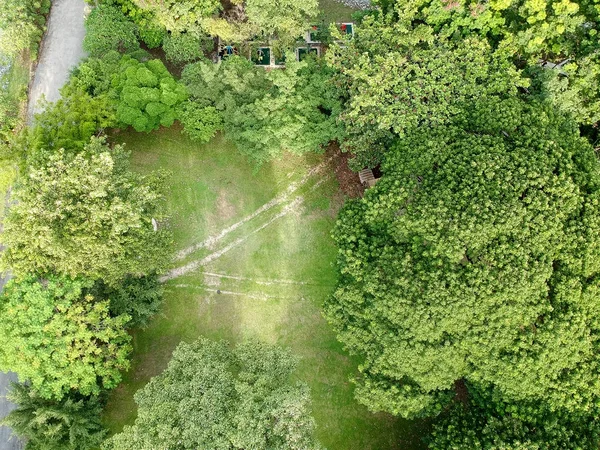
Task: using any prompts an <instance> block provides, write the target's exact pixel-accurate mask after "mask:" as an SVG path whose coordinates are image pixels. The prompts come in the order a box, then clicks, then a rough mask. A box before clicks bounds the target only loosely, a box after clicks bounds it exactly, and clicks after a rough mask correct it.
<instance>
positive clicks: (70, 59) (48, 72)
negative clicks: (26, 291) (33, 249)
mask: <svg viewBox="0 0 600 450" xmlns="http://www.w3.org/2000/svg"><path fill="white" fill-rule="evenodd" d="M85 13H86V3H85V0H52V9H51V10H50V18H49V19H48V30H47V32H46V35H45V36H44V41H43V42H42V45H41V49H40V58H39V63H38V66H37V68H36V71H35V76H34V79H33V84H32V86H31V90H30V92H29V105H28V108H27V122H28V124H31V122H32V120H33V115H34V114H35V113H37V112H39V111H40V110H39V106H38V102H39V100H40V99H41V98H42V96H43V97H45V99H46V100H48V101H51V102H55V101H56V100H58V98H59V97H60V94H59V90H60V88H61V87H62V86H63V85H64V84H65V83H66V81H67V80H68V78H69V74H70V72H71V70H72V69H73V68H74V67H75V66H77V64H78V63H79V61H81V60H82V59H83V58H84V57H85V52H84V51H83V37H84V36H85V27H84V23H85ZM8 278H9V277H7V278H4V279H0V290H1V289H2V288H3V287H4V284H5V283H6V281H8ZM16 379H17V377H16V375H15V374H13V373H9V374H6V373H2V372H0V420H2V419H3V418H4V417H5V416H6V415H7V414H8V413H9V412H10V411H11V410H12V409H14V408H15V406H14V405H13V404H12V403H10V402H9V401H8V400H7V399H6V393H7V390H8V388H9V386H10V383H11V382H12V381H16ZM23 447H24V445H23V443H22V442H20V441H18V440H17V439H16V438H15V437H14V436H12V433H11V430H10V429H9V428H7V427H3V426H2V427H0V450H22V449H23Z"/></svg>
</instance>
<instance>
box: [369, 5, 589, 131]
mask: <svg viewBox="0 0 600 450" xmlns="http://www.w3.org/2000/svg"><path fill="white" fill-rule="evenodd" d="M377 3H378V4H380V5H382V6H383V9H384V11H387V12H388V13H390V15H392V16H393V17H395V18H396V19H397V20H398V23H399V27H401V28H403V29H406V30H415V31H416V30H419V31H420V32H422V30H424V29H427V30H428V31H429V32H433V31H435V33H437V34H438V35H440V36H442V37H443V38H450V39H456V38H460V37H464V36H469V35H478V36H482V37H484V38H486V39H487V40H488V41H489V42H490V44H491V45H493V46H494V48H498V49H499V50H500V51H501V52H503V53H504V54H507V55H509V56H512V57H514V58H515V59H517V60H520V65H521V66H525V65H528V66H529V67H530V68H534V67H535V66H538V65H539V60H540V59H541V60H549V61H553V62H556V63H558V62H562V61H565V60H566V59H568V60H569V64H568V65H569V66H570V67H565V68H564V71H565V72H566V73H567V74H568V75H569V76H568V78H563V79H562V83H561V84H562V86H561V87H560V88H558V89H557V86H549V87H548V88H547V91H548V92H550V93H554V92H556V94H558V95H556V96H554V95H552V96H551V97H550V100H551V101H552V102H553V103H554V105H555V106H556V107H558V108H562V107H563V106H566V109H567V110H569V109H570V108H571V103H572V102H573V101H574V100H573V97H575V98H576V99H575V102H581V103H583V104H582V106H583V107H584V108H585V109H584V110H579V111H578V110H576V109H575V110H572V111H573V112H575V117H576V119H577V120H579V121H582V122H583V123H586V124H593V123H595V122H597V121H598V120H600V113H599V112H598V108H599V106H598V104H599V102H600V97H599V94H600V92H599V91H598V85H599V83H600V75H599V73H600V60H599V59H598V51H600V39H598V31H599V24H600V8H598V4H597V2H596V1H590V0H560V1H553V0H518V1H508V0H497V1H490V2H471V1H467V0H458V1H452V2H448V1H444V0H415V1H410V2H406V1H400V0H396V1H382V0H380V1H378V2H377ZM548 70H556V71H557V72H559V69H548ZM565 90H568V91H571V92H570V93H568V94H567V95H566V97H567V98H566V99H565ZM565 100H566V104H565ZM588 107H589V108H590V109H589V110H588V109H587V108H588Z"/></svg>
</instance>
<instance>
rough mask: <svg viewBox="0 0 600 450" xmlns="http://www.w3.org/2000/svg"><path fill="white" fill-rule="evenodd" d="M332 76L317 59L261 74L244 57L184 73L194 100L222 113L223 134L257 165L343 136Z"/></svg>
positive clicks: (316, 148)
mask: <svg viewBox="0 0 600 450" xmlns="http://www.w3.org/2000/svg"><path fill="white" fill-rule="evenodd" d="M291 59H292V57H291V56H290V55H288V60H291ZM330 78H331V71H330V70H329V69H327V67H325V66H324V65H323V64H322V63H321V62H319V61H314V60H308V61H303V62H301V63H296V62H293V61H292V62H290V63H288V64H287V67H286V70H284V71H271V72H267V73H265V72H264V70H263V69H262V68H257V67H255V66H254V65H253V64H252V63H251V62H249V61H247V60H245V59H243V58H228V59H227V60H226V61H225V62H223V63H221V64H218V65H214V64H212V63H205V62H199V63H196V64H192V65H189V66H187V67H186V68H185V70H184V72H183V74H182V82H183V83H184V84H185V85H186V87H187V88H188V91H189V92H190V94H191V97H192V100H193V101H194V102H196V103H198V105H199V108H200V107H203V106H214V107H215V108H216V109H217V110H218V111H220V112H221V113H222V116H223V120H224V129H225V133H226V136H227V137H228V138H229V139H231V140H232V141H233V142H235V144H236V146H237V147H238V149H239V150H240V151H241V152H243V153H245V154H247V155H248V156H249V157H250V158H251V159H252V160H253V161H255V162H256V163H258V164H262V163H264V162H266V161H269V160H271V159H272V158H275V157H278V156H280V155H281V154H282V153H283V152H284V151H290V152H292V153H297V154H302V153H306V152H310V151H320V150H322V148H323V147H324V146H325V145H327V144H328V143H329V142H330V141H331V140H333V139H336V138H338V137H340V136H341V132H342V130H341V128H340V126H339V125H338V123H337V121H336V119H337V115H338V114H339V112H340V110H341V102H340V99H339V98H338V97H337V91H336V90H335V89H334V88H333V86H332V85H330V84H329V79H330Z"/></svg>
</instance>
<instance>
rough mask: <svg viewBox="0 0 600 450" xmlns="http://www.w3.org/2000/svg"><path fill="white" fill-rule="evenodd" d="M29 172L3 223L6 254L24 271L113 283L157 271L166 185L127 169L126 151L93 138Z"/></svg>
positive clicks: (162, 260)
mask: <svg viewBox="0 0 600 450" xmlns="http://www.w3.org/2000/svg"><path fill="white" fill-rule="evenodd" d="M39 164H41V165H40V166H33V167H29V168H28V169H27V172H26V175H25V176H24V177H23V179H22V180H21V183H20V184H19V186H18V187H16V188H15V190H14V191H13V196H14V197H13V198H14V200H15V203H14V204H13V205H12V206H11V207H10V209H9V211H8V214H7V217H6V219H5V221H4V232H3V235H2V239H3V242H4V243H5V245H6V247H7V248H6V250H5V251H4V253H3V255H2V258H3V263H4V266H5V267H8V268H10V269H11V270H12V271H13V273H14V274H16V275H18V276H21V275H23V274H28V273H36V274H39V275H41V276H44V275H46V274H49V273H58V274H64V275H69V276H73V277H75V276H85V277H87V278H91V279H103V280H104V281H105V282H106V283H109V284H111V285H116V284H118V283H119V282H120V281H122V280H123V279H124V278H125V277H126V276H127V275H133V276H142V275H148V274H152V273H154V272H160V271H161V270H162V269H163V268H164V267H165V264H166V260H167V259H168V255H167V254H166V251H165V249H166V246H167V243H168V241H169V239H170V237H169V236H170V234H169V231H168V230H167V229H165V228H161V229H160V230H158V231H154V230H153V226H152V219H153V218H155V219H156V220H161V218H162V217H163V216H162V214H163V213H162V210H161V204H162V198H163V197H162V194H161V192H160V189H161V186H162V182H161V177H159V176H157V175H149V176H141V175H138V174H136V173H133V172H131V171H130V170H129V161H128V154H127V153H126V152H125V151H124V150H123V148H122V147H121V146H118V145H117V146H115V147H113V148H112V149H111V148H110V147H109V146H108V145H106V144H105V142H104V140H103V139H100V138H95V137H93V138H92V139H91V141H90V142H89V144H87V145H86V146H85V148H84V150H83V151H77V150H75V152H69V151H67V150H59V151H55V152H52V153H50V154H49V155H47V156H46V157H45V158H43V159H42V161H41V162H40V163H39Z"/></svg>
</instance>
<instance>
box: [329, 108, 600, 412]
mask: <svg viewBox="0 0 600 450" xmlns="http://www.w3.org/2000/svg"><path fill="white" fill-rule="evenodd" d="M383 173H384V176H383V178H382V179H381V180H380V181H379V183H378V184H377V185H376V186H375V187H374V188H373V189H370V190H368V191H367V192H366V194H365V197H364V198H363V199H361V200H358V201H352V202H350V203H348V204H347V206H345V207H344V209H343V210H342V212H341V214H340V216H339V219H338V222H337V224H336V227H335V230H334V232H333V235H334V238H335V240H336V242H337V244H338V246H339V256H338V267H339V270H340V276H341V278H340V284H339V287H338V289H337V290H336V292H335V294H334V295H333V297H332V298H331V299H330V300H329V301H328V302H327V305H326V313H327V316H328V318H329V320H330V322H331V323H332V324H333V326H334V327H335V329H336V331H337V333H338V335H339V338H340V340H341V341H342V342H343V343H344V344H345V345H346V346H347V347H348V348H349V349H350V350H351V351H352V352H354V353H357V354H359V355H361V356H362V357H363V359H364V362H363V363H362V364H361V366H360V369H361V372H362V376H361V378H360V380H359V381H358V389H357V392H356V394H357V397H358V399H359V400H360V401H361V402H362V403H364V404H366V405H367V406H368V407H369V408H371V409H372V410H385V411H389V412H391V413H394V414H399V415H402V416H405V417H414V416H418V415H428V414H436V413H438V412H439V411H440V410H441V408H442V407H443V406H444V404H446V403H447V401H448V399H449V398H450V397H451V396H452V395H453V392H452V387H453V385H454V383H455V381H456V380H459V379H465V380H467V381H468V382H472V383H486V384H489V385H492V386H494V387H495V389H497V390H498V392H499V394H500V395H501V396H502V397H503V398H504V399H506V401H515V402H516V401H529V402H537V401H545V402H547V404H548V405H549V406H548V407H549V408H551V409H557V408H562V409H564V410H566V411H571V412H575V411H578V412H580V411H586V410H588V409H589V408H591V407H592V405H594V404H595V403H597V402H598V396H599V394H600V384H599V383H598V382H597V380H598V379H599V378H598V376H599V375H600V374H599V367H600V366H599V360H598V355H599V354H600V353H599V351H598V350H599V348H598V338H599V326H600V323H599V322H598V317H599V314H598V312H599V309H598V308H599V306H598V305H599V303H598V286H599V285H598V280H599V275H600V274H599V272H600V264H599V261H600V254H599V252H600V234H599V232H598V230H599V226H598V225H599V224H600V214H599V206H598V205H599V203H598V202H599V199H600V197H599V196H600V191H599V187H600V185H599V182H600V178H599V173H600V172H599V169H598V162H597V160H596V157H595V155H594V153H593V150H592V148H591V146H590V145H589V144H587V143H586V141H585V140H584V139H583V138H581V137H579V132H578V130H577V128H576V127H575V125H574V123H572V122H571V121H570V120H567V119H566V118H564V117H563V116H561V115H560V114H558V113H557V112H555V111H554V110H552V109H551V108H550V107H548V106H547V105H546V106H540V105H528V104H525V103H523V102H520V101H518V100H516V99H514V100H507V101H501V100H498V99H490V100H487V101H485V102H482V103H481V104H478V105H474V106H473V108H472V109H471V111H470V113H469V115H468V116H466V117H465V118H463V119H462V120H461V121H460V122H459V123H457V124H456V125H453V126H449V127H446V128H431V129H427V130H423V129H421V130H416V131H415V132H414V133H411V134H410V135H407V136H406V137H405V138H404V139H401V140H399V141H398V143H397V144H396V145H395V147H394V148H393V149H392V150H391V151H390V153H389V154H388V155H387V156H386V161H385V164H384V165H383Z"/></svg>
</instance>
